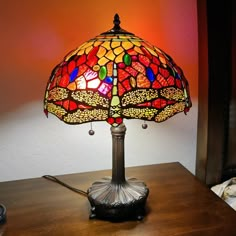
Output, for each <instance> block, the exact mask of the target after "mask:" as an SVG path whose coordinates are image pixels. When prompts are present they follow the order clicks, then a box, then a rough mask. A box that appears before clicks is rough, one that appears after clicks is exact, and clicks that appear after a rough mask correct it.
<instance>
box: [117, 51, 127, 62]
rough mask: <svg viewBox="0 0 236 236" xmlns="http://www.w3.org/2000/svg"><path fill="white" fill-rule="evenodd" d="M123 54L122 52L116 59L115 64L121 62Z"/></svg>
mask: <svg viewBox="0 0 236 236" xmlns="http://www.w3.org/2000/svg"><path fill="white" fill-rule="evenodd" d="M124 54H125V52H122V53H121V54H120V55H119V56H117V57H116V59H115V63H119V62H123V56H124Z"/></svg>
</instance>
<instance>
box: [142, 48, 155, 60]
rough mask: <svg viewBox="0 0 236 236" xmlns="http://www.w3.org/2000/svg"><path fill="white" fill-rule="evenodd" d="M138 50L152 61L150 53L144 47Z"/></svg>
mask: <svg viewBox="0 0 236 236" xmlns="http://www.w3.org/2000/svg"><path fill="white" fill-rule="evenodd" d="M140 49H141V50H142V52H143V53H144V55H145V56H147V57H148V58H149V59H152V55H151V53H150V52H149V51H148V50H147V49H146V48H145V47H140Z"/></svg>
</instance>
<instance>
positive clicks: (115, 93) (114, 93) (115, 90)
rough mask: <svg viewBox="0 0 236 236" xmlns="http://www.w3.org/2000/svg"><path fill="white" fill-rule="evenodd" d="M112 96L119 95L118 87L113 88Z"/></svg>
mask: <svg viewBox="0 0 236 236" xmlns="http://www.w3.org/2000/svg"><path fill="white" fill-rule="evenodd" d="M112 94H113V95H117V86H114V87H113V88H112Z"/></svg>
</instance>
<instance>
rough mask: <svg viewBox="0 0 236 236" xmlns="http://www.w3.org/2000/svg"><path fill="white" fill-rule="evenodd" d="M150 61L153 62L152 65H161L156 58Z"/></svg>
mask: <svg viewBox="0 0 236 236" xmlns="http://www.w3.org/2000/svg"><path fill="white" fill-rule="evenodd" d="M152 61H153V63H155V64H157V65H160V64H161V63H160V60H159V59H158V58H157V57H153V58H152Z"/></svg>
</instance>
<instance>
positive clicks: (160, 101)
mask: <svg viewBox="0 0 236 236" xmlns="http://www.w3.org/2000/svg"><path fill="white" fill-rule="evenodd" d="M166 105H167V101H166V100H165V99H163V98H158V99H156V100H154V101H153V102H152V106H153V107H155V108H158V109H160V108H163V107H165V106H166Z"/></svg>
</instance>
